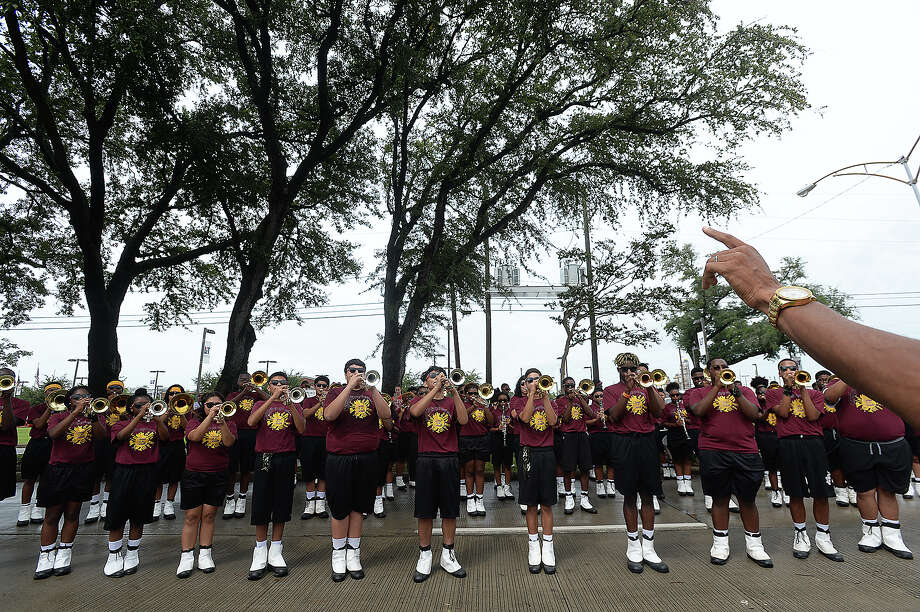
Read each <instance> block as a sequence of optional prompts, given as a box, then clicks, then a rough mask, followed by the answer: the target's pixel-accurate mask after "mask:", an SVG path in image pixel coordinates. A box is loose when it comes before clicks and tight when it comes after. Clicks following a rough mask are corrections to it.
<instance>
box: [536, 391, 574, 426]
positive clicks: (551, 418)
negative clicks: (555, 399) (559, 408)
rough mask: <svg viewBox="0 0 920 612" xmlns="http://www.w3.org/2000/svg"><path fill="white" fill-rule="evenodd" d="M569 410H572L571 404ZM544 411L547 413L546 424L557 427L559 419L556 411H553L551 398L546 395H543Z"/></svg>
mask: <svg viewBox="0 0 920 612" xmlns="http://www.w3.org/2000/svg"><path fill="white" fill-rule="evenodd" d="M569 408H570V409H571V404H570V405H569ZM543 410H545V411H546V422H547V423H549V426H550V427H555V426H556V422H557V421H558V420H559V417H558V415H557V414H556V411H555V410H553V405H552V404H551V403H550V401H549V396H548V395H545V394H544V395H543Z"/></svg>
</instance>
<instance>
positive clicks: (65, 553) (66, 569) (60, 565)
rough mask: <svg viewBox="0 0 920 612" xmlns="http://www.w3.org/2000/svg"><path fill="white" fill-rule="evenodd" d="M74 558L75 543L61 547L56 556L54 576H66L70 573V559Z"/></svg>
mask: <svg viewBox="0 0 920 612" xmlns="http://www.w3.org/2000/svg"><path fill="white" fill-rule="evenodd" d="M72 556H73V542H71V543H70V545H69V546H61V547H60V548H58V549H57V554H56V555H55V556H54V571H53V573H54V575H55V576H66V575H67V574H69V573H70V559H71V557H72Z"/></svg>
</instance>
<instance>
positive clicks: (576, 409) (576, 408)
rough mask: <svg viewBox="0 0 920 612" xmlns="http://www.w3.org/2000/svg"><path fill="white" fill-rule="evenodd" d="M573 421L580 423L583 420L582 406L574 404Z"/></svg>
mask: <svg viewBox="0 0 920 612" xmlns="http://www.w3.org/2000/svg"><path fill="white" fill-rule="evenodd" d="M572 420H573V421H579V420H581V406H579V405H578V404H572Z"/></svg>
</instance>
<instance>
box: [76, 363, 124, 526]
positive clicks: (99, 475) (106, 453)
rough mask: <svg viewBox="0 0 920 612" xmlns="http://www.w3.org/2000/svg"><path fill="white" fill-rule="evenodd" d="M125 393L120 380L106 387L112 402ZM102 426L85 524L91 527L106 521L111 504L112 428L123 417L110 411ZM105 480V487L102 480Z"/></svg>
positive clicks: (113, 459) (115, 411) (95, 450)
mask: <svg viewBox="0 0 920 612" xmlns="http://www.w3.org/2000/svg"><path fill="white" fill-rule="evenodd" d="M124 391H125V383H123V382H121V381H120V380H113V381H110V382H109V383H108V384H107V385H106V386H105V395H106V398H107V399H108V400H109V402H111V401H112V400H114V399H115V398H117V397H118V396H120V395H121V394H122V393H124ZM104 414H105V416H104V417H103V423H102V426H103V427H104V428H105V435H104V436H103V437H102V439H100V440H96V443H95V449H94V451H93V497H92V499H90V502H89V512H87V513H86V518H85V519H84V520H83V522H84V523H85V524H86V525H91V524H93V523H95V522H96V521H98V520H99V519H102V520H105V517H106V513H107V508H108V504H109V494H110V492H111V489H112V474H113V473H114V471H115V454H116V452H117V451H116V448H115V445H114V444H113V443H112V439H111V432H112V426H113V425H114V424H115V423H117V422H118V421H120V420H121V418H122V415H121V414H119V412H118V411H117V410H108V411H107V412H105V413H104ZM103 479H105V487H103V486H102V480H103Z"/></svg>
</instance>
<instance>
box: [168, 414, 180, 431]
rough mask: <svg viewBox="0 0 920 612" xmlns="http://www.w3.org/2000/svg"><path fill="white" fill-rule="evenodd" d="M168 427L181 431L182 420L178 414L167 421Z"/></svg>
mask: <svg viewBox="0 0 920 612" xmlns="http://www.w3.org/2000/svg"><path fill="white" fill-rule="evenodd" d="M166 425H168V426H169V428H170V429H179V428H180V427H182V419H181V418H179V415H178V414H174V415H172V416H171V417H169V420H167V421H166Z"/></svg>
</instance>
